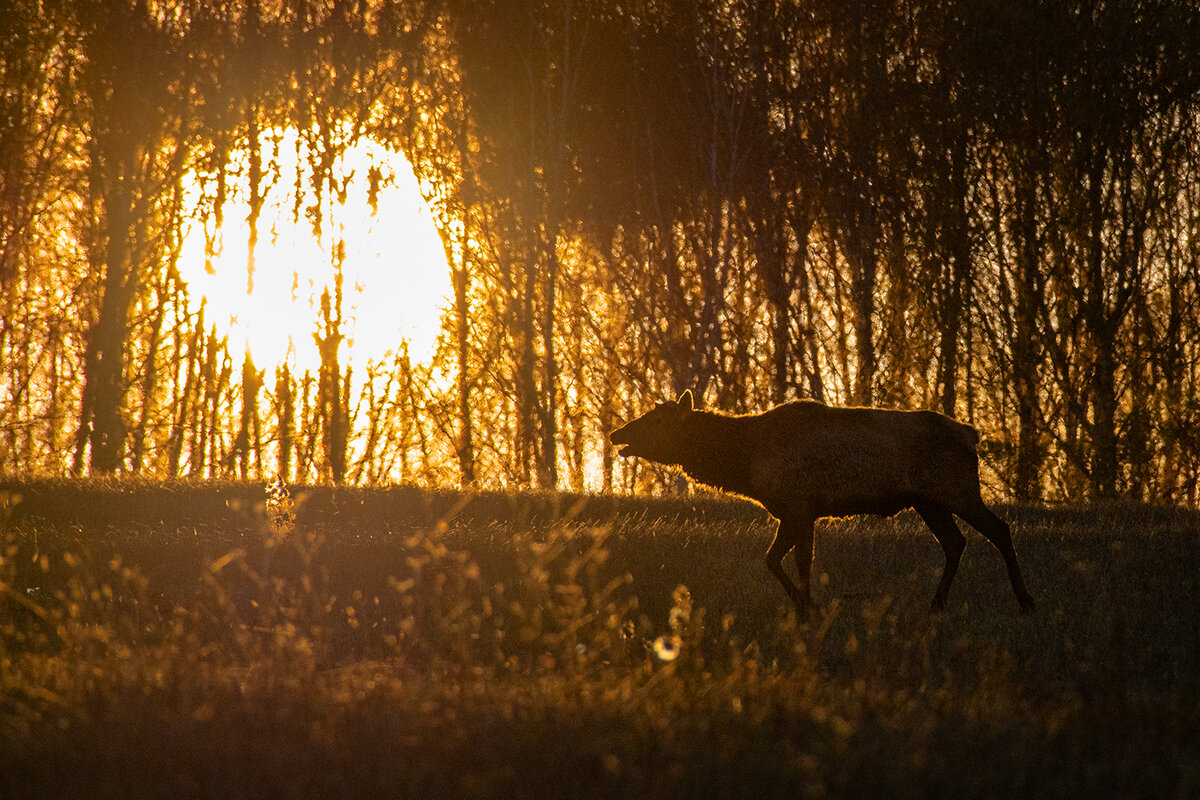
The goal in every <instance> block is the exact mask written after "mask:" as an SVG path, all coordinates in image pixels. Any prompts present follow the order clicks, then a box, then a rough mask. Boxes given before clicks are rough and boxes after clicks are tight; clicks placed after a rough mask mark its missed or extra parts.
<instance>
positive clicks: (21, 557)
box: [0, 482, 1200, 798]
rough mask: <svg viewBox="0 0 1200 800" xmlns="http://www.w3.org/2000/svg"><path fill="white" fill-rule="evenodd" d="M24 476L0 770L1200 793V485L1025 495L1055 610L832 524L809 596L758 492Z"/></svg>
mask: <svg viewBox="0 0 1200 800" xmlns="http://www.w3.org/2000/svg"><path fill="white" fill-rule="evenodd" d="M3 489H4V491H3V494H4V498H5V500H6V513H5V517H4V519H5V524H4V528H3V534H2V536H3V540H2V541H3V544H2V547H3V563H2V564H0V581H2V583H0V796H4V797H84V796H86V797H145V798H154V797H170V798H187V797H221V798H239V797H271V798H275V797H335V796H336V797H352V796H367V797H373V796H386V797H406V796H413V797H433V796H443V797H506V798H507V797H533V796H537V797H565V796H574V797H579V796H587V797H592V796H596V797H638V798H646V797H706V796H707V797H755V798H762V797H820V796H832V797H848V796H865V797H914V798H918V797H919V798H927V797H955V798H964V797H965V798H969V797H1021V798H1025V797H1180V798H1183V797H1193V796H1196V795H1197V793H1200V636H1198V635H1197V614H1196V607H1195V598H1196V597H1197V596H1200V538H1198V534H1200V516H1197V515H1196V514H1195V513H1194V512H1187V511H1176V510H1165V509H1155V508H1147V507H1140V506H1139V507H1113V508H1103V509H1090V510H1054V511H1046V510H1032V509H1026V508H1008V509H1005V510H1004V513H1003V515H1004V516H1005V517H1006V518H1007V520H1008V521H1009V522H1010V523H1011V524H1012V527H1013V535H1014V539H1015V541H1016V546H1017V548H1018V550H1019V552H1020V554H1021V558H1022V560H1023V563H1024V564H1026V565H1027V566H1026V570H1027V573H1028V575H1027V577H1028V580H1029V583H1030V588H1031V590H1033V591H1034V592H1036V593H1037V596H1038V600H1039V607H1038V610H1037V611H1036V612H1035V613H1033V614H1031V615H1022V614H1019V613H1018V611H1017V609H1016V607H1015V604H1014V603H1013V602H1012V597H1011V592H1010V591H1009V589H1008V586H1007V579H1006V577H1005V574H1004V569H1003V565H1002V564H1001V563H1000V561H999V559H997V558H995V555H994V553H991V552H987V549H988V547H989V546H988V545H987V543H986V542H985V541H984V540H983V539H982V537H980V536H978V535H975V534H971V535H970V536H969V537H968V538H969V544H968V548H967V552H966V555H965V557H964V560H963V564H962V568H961V571H960V573H959V579H958V581H957V582H956V584H955V586H954V589H953V591H952V593H951V595H950V598H949V603H948V606H947V609H946V612H945V613H943V614H941V615H938V616H930V615H929V614H928V613H927V611H926V599H927V596H928V592H929V590H930V589H931V588H932V587H933V586H934V585H935V584H936V581H937V576H938V574H939V570H940V568H941V552H940V549H939V548H938V546H937V544H936V542H934V541H933V540H932V539H931V538H930V537H929V536H928V535H926V534H925V532H924V531H923V529H922V527H921V523H920V520H919V519H918V518H916V517H915V516H913V515H904V516H901V517H899V518H898V519H896V520H893V521H879V520H875V519H863V520H850V521H837V522H827V523H823V524H822V525H820V526H818V535H817V560H816V564H815V567H814V576H815V577H816V580H815V581H814V595H815V599H816V601H817V603H818V604H819V605H820V606H821V608H822V613H821V614H819V615H817V616H816V618H815V619H813V620H811V621H810V622H808V623H806V624H799V623H797V621H796V620H795V617H794V616H793V615H792V614H791V612H790V610H789V604H788V603H787V599H786V597H784V596H783V595H782V593H781V592H780V590H779V587H778V586H777V585H776V584H775V582H774V581H773V580H772V579H771V578H770V575H769V574H768V573H767V571H766V569H765V567H764V566H763V551H764V549H765V547H766V545H767V543H768V541H769V539H770V531H769V528H768V526H767V524H766V517H765V515H764V514H763V513H762V512H761V511H760V510H758V509H756V508H754V507H752V506H749V505H746V504H740V503H735V502H725V501H719V500H709V499H695V498H689V499H686V500H678V501H638V500H634V499H630V498H611V497H608V498H581V497H576V496H562V495H553V496H552V495H522V496H510V495H500V494H495V495H479V496H475V497H466V496H462V495H458V494H453V493H418V492H415V491H414V492H407V491H403V490H395V491H389V492H383V491H378V492H368V491H356V490H329V489H321V490H303V489H295V488H293V489H291V491H290V492H287V493H284V492H278V493H274V494H272V493H269V492H267V491H265V490H264V489H263V488H262V487H261V486H250V485H245V484H227V485H216V486H214V485H208V484H205V485H197V486H173V487H161V486H153V485H143V484H132V483H123V482H111V483H109V482H105V483H95V482H89V483H70V482H68V483H60V482H54V483H24V484H9V485H6V486H4V487H3ZM790 566H791V565H790V563H789V567H790ZM685 587H686V588H685Z"/></svg>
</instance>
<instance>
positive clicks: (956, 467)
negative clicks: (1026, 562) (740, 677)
mask: <svg viewBox="0 0 1200 800" xmlns="http://www.w3.org/2000/svg"><path fill="white" fill-rule="evenodd" d="M609 438H610V440H611V441H612V443H613V444H614V445H623V447H621V449H620V450H619V454H620V455H622V456H636V457H639V458H644V459H646V460H648V461H653V462H655V463H658V464H668V465H673V466H678V467H680V468H682V470H683V471H684V472H685V473H686V474H687V475H688V476H690V477H691V478H693V479H695V480H697V481H700V482H701V483H705V484H708V485H709V486H713V487H716V488H718V489H723V490H725V491H728V492H733V493H735V494H739V495H742V496H744V497H748V498H750V499H752V500H756V501H757V502H759V503H761V504H762V506H763V507H764V508H766V510H767V511H768V512H769V513H770V514H771V516H773V517H774V518H775V519H777V520H778V521H779V525H778V528H777V529H776V532H775V539H774V541H772V542H771V546H770V548H769V549H768V550H767V568H768V569H770V570H771V572H772V574H774V575H775V577H776V578H778V579H779V582H780V583H781V584H782V585H783V588H784V589H785V590H786V591H787V593H788V596H789V597H791V599H792V602H793V603H795V605H796V609H797V611H798V612H799V613H801V614H804V613H806V611H807V610H808V608H809V607H811V606H812V605H813V602H812V595H811V593H810V589H809V584H810V575H811V572H812V556H813V535H814V524H815V522H816V521H817V520H818V519H820V518H822V517H848V516H854V515H856V514H880V515H883V516H891V515H893V514H896V513H898V512H900V511H902V510H904V509H906V508H913V509H915V510H916V512H917V513H918V514H920V515H921V519H923V520H924V521H925V524H926V525H928V526H929V529H930V530H931V531H933V535H934V536H935V537H936V538H937V540H938V542H939V543H940V544H941V545H942V549H943V550H944V551H945V554H946V565H945V568H944V570H943V571H942V579H941V581H940V582H939V583H938V587H937V591H936V592H935V593H934V595H933V602H932V604H931V607H932V609H933V610H934V611H940V610H941V609H943V608H945V605H946V595H947V594H948V593H949V592H950V584H951V583H952V582H953V581H954V573H955V571H956V570H957V569H958V562H959V559H960V558H961V557H962V553H963V549H964V548H965V547H966V539H965V538H964V537H963V534H962V531H960V530H959V528H958V525H957V524H956V523H955V521H954V516H955V515H957V516H958V517H960V518H962V519H963V520H965V521H966V522H968V523H970V524H971V525H972V526H973V527H974V528H976V529H977V530H978V531H979V532H980V533H982V534H983V535H984V536H985V537H986V538H987V539H988V541H990V542H991V543H992V544H993V545H995V547H996V549H997V550H999V551H1000V555H1001V556H1003V557H1004V564H1005V566H1006V567H1007V568H1008V577H1009V580H1010V581H1011V582H1012V588H1013V593H1014V594H1016V597H1017V602H1018V603H1020V605H1021V608H1022V609H1024V610H1026V611H1028V610H1031V609H1032V608H1033V606H1034V602H1033V597H1032V596H1031V595H1030V594H1029V591H1028V590H1027V589H1026V588H1025V582H1024V580H1023V579H1022V577H1021V568H1020V566H1018V564H1017V554H1016V551H1015V550H1014V549H1013V544H1012V535H1011V532H1010V531H1009V527H1008V525H1007V524H1006V523H1005V522H1004V520H1002V519H1000V517H998V516H996V514H995V513H993V512H992V510H991V509H990V508H988V507H987V506H986V505H985V504H984V502H983V498H982V496H981V495H980V491H979V455H978V452H977V450H976V445H977V444H978V442H979V433H978V432H977V431H976V430H975V429H974V428H973V427H971V426H970V425H965V424H963V423H961V422H957V421H955V420H953V419H950V418H949V417H947V416H945V415H943V414H938V413H936V412H933V411H895V410H889V409H880V408H835V407H830V406H826V405H824V404H822V403H817V402H814V401H811V400H799V401H794V402H791V403H784V404H783V405H779V406H776V407H775V408H772V409H771V410H769V411H766V412H764V413H762V414H743V415H730V414H723V413H720V412H714V411H702V410H700V409H697V408H695V407H694V406H693V400H692V393H691V391H690V390H689V391H685V392H684V393H683V394H682V395H681V396H680V397H679V399H678V400H676V401H667V402H664V403H659V404H658V405H657V406H655V407H654V408H653V409H652V410H650V411H649V412H647V413H645V414H643V415H642V416H640V417H638V418H637V419H635V420H633V421H632V422H629V423H628V424H626V425H624V426H622V427H621V428H618V429H617V430H616V431H613V433H612V435H611V436H610V437H609ZM793 549H794V550H795V551H796V566H797V568H798V570H799V573H800V583H799V585H797V584H795V583H793V582H792V580H791V579H790V578H789V577H788V575H787V573H786V572H784V569H783V557H784V556H785V555H787V554H788V552H790V551H791V550H793Z"/></svg>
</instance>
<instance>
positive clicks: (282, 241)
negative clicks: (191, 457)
mask: <svg viewBox="0 0 1200 800" xmlns="http://www.w3.org/2000/svg"><path fill="white" fill-rule="evenodd" d="M297 139H298V136H297V134H296V133H295V132H294V131H293V132H287V133H283V134H281V135H278V136H276V137H275V144H274V146H273V147H274V149H273V151H272V145H270V144H268V146H267V148H266V149H267V151H268V152H267V153H266V154H265V155H264V161H266V160H267V158H272V159H274V161H275V164H274V165H273V171H274V172H275V176H274V178H273V179H271V178H268V181H267V184H268V186H269V187H270V188H269V190H268V192H267V195H266V202H265V205H264V206H263V208H262V212H261V214H260V217H259V220H258V224H257V229H258V244H257V246H256V247H255V252H254V256H255V258H254V265H253V270H252V271H250V270H249V269H248V253H249V241H250V225H249V217H250V205H249V201H248V198H247V192H246V190H245V187H238V189H237V190H231V191H230V198H229V199H228V200H227V202H226V204H225V207H224V209H223V217H224V219H223V223H222V225H221V228H220V230H213V229H212V228H211V225H212V223H211V221H210V222H209V223H208V224H209V225H210V228H209V230H208V236H209V237H210V238H212V239H213V241H214V243H215V247H214V252H213V254H212V257H211V258H208V257H206V254H205V239H206V236H205V228H204V223H202V222H200V221H198V222H196V223H194V224H193V225H192V226H191V229H190V230H189V231H188V233H187V234H186V237H185V239H184V243H183V251H182V257H181V259H180V273H181V276H182V278H183V279H184V281H186V282H187V284H188V288H189V293H190V296H191V299H192V308H193V311H194V310H196V309H197V308H199V305H200V299H201V298H202V297H203V298H205V300H206V307H205V308H206V310H205V320H206V323H205V324H206V325H215V326H216V328H217V331H218V334H219V335H227V336H228V337H229V349H230V352H231V353H233V354H234V355H235V357H237V356H240V355H241V354H242V353H243V352H245V351H249V352H250V354H251V356H252V358H253V359H254V362H255V364H256V365H257V366H258V367H259V368H260V369H261V368H267V369H268V370H269V369H271V368H272V367H273V366H274V365H278V364H281V363H287V364H288V365H289V366H290V367H291V368H292V369H293V370H296V371H303V370H306V369H307V370H313V371H315V370H316V368H317V366H318V365H319V363H320V356H319V353H318V351H317V346H316V342H315V340H314V338H313V337H314V334H315V333H317V331H318V325H319V321H320V301H321V295H322V293H323V292H325V291H326V290H328V291H329V293H330V295H331V296H332V295H334V291H335V290H334V284H335V274H336V272H337V268H336V265H337V263H338V261H339V260H340V261H341V270H342V273H343V276H344V277H343V304H342V318H343V322H342V327H341V332H342V335H343V336H344V337H345V338H344V342H343V345H342V347H343V349H342V351H341V354H340V357H341V361H342V363H343V364H348V363H353V364H360V365H361V364H365V363H366V362H367V361H370V360H379V359H383V358H385V357H387V356H388V354H389V353H390V352H393V351H397V350H399V348H400V346H401V343H402V341H405V340H407V342H408V345H409V353H410V357H411V358H412V359H413V360H414V361H426V362H427V361H428V360H429V359H430V358H431V357H432V354H433V350H434V347H435V345H436V341H437V335H438V331H439V328H440V321H441V314H442V310H443V308H444V307H445V306H446V305H447V304H448V301H447V299H446V298H447V296H448V295H449V293H450V279H449V270H448V267H447V263H446V255H445V250H444V249H443V247H442V242H441V239H440V237H439V236H438V232H437V228H436V226H435V224H434V221H433V216H432V214H431V212H430V210H429V208H428V206H427V205H426V204H425V202H424V200H423V198H422V197H421V193H420V189H419V186H418V184H417V180H416V178H415V177H414V176H413V173H412V169H411V167H410V165H409V164H408V162H407V161H406V160H405V159H404V158H403V156H400V155H397V154H395V153H391V152H389V151H388V150H386V149H385V148H383V147H381V146H379V145H376V144H374V143H371V142H367V141H364V142H361V143H359V144H356V145H354V146H353V147H350V148H349V149H347V150H346V151H345V153H344V154H343V155H342V156H341V158H339V159H338V161H337V164H336V165H335V166H334V169H333V173H332V174H333V176H334V178H335V181H336V190H327V191H326V192H324V193H322V194H323V195H324V196H318V194H317V193H316V192H315V191H313V189H312V187H311V185H310V184H309V182H308V180H307V177H306V175H307V173H306V171H305V170H307V168H308V164H307V163H303V164H301V165H300V170H299V172H298V171H297V161H298V159H307V154H306V152H305V150H304V146H303V144H301V146H300V147H299V148H297ZM373 170H376V171H377V172H376V173H375V174H376V178H377V181H376V182H377V184H378V191H377V195H376V197H375V203H374V206H372V204H371V202H370V199H371V197H370V195H371V191H372V182H373V181H372V179H371V173H372V171H373ZM297 175H300V176H301V181H300V182H297V180H296V176H297ZM234 180H235V179H234V178H231V179H230V183H231V184H232V183H233V181H234ZM297 185H299V186H301V189H300V198H299V203H297V200H296V192H297V189H296V187H297ZM200 194H201V193H200V189H199V186H198V184H197V185H194V186H193V189H192V195H193V198H192V199H193V200H194V201H195V202H196V203H199V202H200V199H201V197H200ZM297 208H299V219H297V218H296V217H297V214H296V209H297ZM318 212H319V218H320V222H319V225H318V224H316V222H315V220H316V219H317V214H318Z"/></svg>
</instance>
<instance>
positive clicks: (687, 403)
mask: <svg viewBox="0 0 1200 800" xmlns="http://www.w3.org/2000/svg"><path fill="white" fill-rule="evenodd" d="M675 402H677V403H678V404H679V407H680V408H682V409H683V410H684V411H691V410H692V408H693V406H692V390H691V389H685V390H684V392H683V394H681V395H679V399H678V400H677V401H675Z"/></svg>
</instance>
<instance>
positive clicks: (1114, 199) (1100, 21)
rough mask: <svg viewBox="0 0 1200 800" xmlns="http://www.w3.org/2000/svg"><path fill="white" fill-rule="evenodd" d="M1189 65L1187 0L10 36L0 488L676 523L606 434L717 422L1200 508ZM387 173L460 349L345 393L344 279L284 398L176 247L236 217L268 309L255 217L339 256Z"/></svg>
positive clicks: (143, 24) (995, 484)
mask: <svg viewBox="0 0 1200 800" xmlns="http://www.w3.org/2000/svg"><path fill="white" fill-rule="evenodd" d="M1198 53H1200V14H1198V13H1197V10H1196V7H1195V5H1194V4H1193V3H1192V2H1189V1H1188V0H1094V1H1093V0H1089V2H1081V1H1080V0H1066V1H1065V2H1060V1H1059V0H1053V1H1051V0H1011V2H1004V3H976V2H968V1H966V0H933V2H920V1H919V0H864V2H853V3H846V2H843V0H764V1H763V2H759V1H758V0H621V1H620V2H617V0H597V1H596V2H587V3H583V2H572V0H216V1H215V2H214V1H213V0H10V2H8V3H6V4H5V8H4V10H3V11H0V82H2V83H3V92H2V93H0V104H2V105H0V393H2V396H3V400H2V401H0V474H5V475H34V476H45V477H60V476H69V475H110V474H113V473H120V474H133V475H141V476H147V477H150V478H155V479H159V478H166V479H171V478H185V477H191V478H241V479H252V480H262V481H281V482H283V483H304V482H308V483H314V482H315V483H323V482H333V483H346V484H354V485H361V486H380V485H389V484H391V483H412V484H417V485H421V486H462V487H478V488H509V487H512V488H524V487H529V488H541V489H554V488H558V489H570V490H573V491H582V490H585V489H586V490H605V491H617V490H632V489H638V488H650V487H654V486H661V487H669V486H673V485H674V482H673V480H672V479H671V478H670V477H669V475H668V474H666V473H662V472H659V471H657V470H655V469H653V468H648V467H646V466H644V465H643V466H639V465H637V464H634V463H621V462H620V461H619V460H618V459H616V458H615V457H614V455H615V454H614V451H613V449H612V447H611V445H609V443H608V434H609V433H610V432H611V431H612V430H613V429H614V428H615V427H617V426H618V425H619V424H620V423H621V422H622V421H624V420H626V419H629V418H630V417H632V416H634V415H636V414H637V413H639V412H640V411H641V410H644V409H645V408H646V407H647V406H648V405H650V404H652V403H653V402H655V401H657V400H660V399H663V398H665V397H674V396H676V395H677V394H679V393H681V392H682V391H684V390H686V389H691V390H692V391H693V393H694V394H695V395H696V397H697V398H701V402H702V404H703V405H707V406H713V407H719V408H722V409H724V410H727V411H733V412H749V411H761V410H764V409H765V408H768V407H770V406H771V405H773V404H775V403H778V402H782V401H786V400H790V399H796V398H815V399H817V400H821V401H824V402H827V403H830V404H861V405H880V406H891V407H897V408H909V409H916V408H929V409H935V410H940V411H943V412H945V413H947V414H950V415H953V416H955V417H956V418H958V419H961V420H964V421H969V422H971V423H972V424H974V425H976V426H977V427H978V428H979V429H980V431H981V433H982V435H983V439H982V443H981V455H982V457H983V462H984V467H985V482H986V483H987V485H988V486H989V489H990V491H991V492H992V494H993V495H996V496H999V497H1001V498H1004V499H1008V500H1015V501H1018V502H1022V503H1026V502H1033V503H1037V502H1091V501H1104V500H1111V499H1115V498H1119V497H1123V498H1129V499H1133V500H1141V501H1150V502H1155V503H1166V504H1174V503H1180V504H1193V505H1194V504H1195V503H1196V502H1197V491H1198V488H1200V436H1198V435H1197V433H1196V430H1197V427H1198V426H1200V308H1198V305H1200V116H1198V112H1200V56H1198V55H1197V54H1198ZM289 132H290V135H289ZM362 141H371V142H373V143H376V144H378V145H380V146H382V147H384V148H386V149H387V150H388V151H389V152H393V153H395V154H396V155H397V156H398V157H402V158H403V159H404V162H405V163H407V164H410V165H411V167H412V169H413V171H414V173H415V175H416V177H417V179H418V180H419V183H420V186H421V188H422V192H423V194H424V197H425V200H426V201H427V202H428V203H429V206H430V208H431V209H432V211H433V214H434V216H435V218H436V221H437V224H438V228H439V231H440V234H441V238H442V242H443V245H444V250H445V254H446V261H447V264H448V267H447V269H448V270H449V272H450V276H449V277H450V282H449V284H450V286H451V287H452V291H451V296H449V297H448V298H447V306H446V311H445V315H444V319H443V323H442V332H441V336H440V339H439V341H438V346H437V350H436V353H435V355H434V356H433V358H432V360H431V361H429V362H428V363H426V362H421V361H416V360H414V359H411V358H409V356H408V353H407V350H406V348H405V346H404V343H403V342H401V341H397V342H395V343H394V350H393V353H392V355H391V356H390V357H389V358H386V359H378V360H374V361H371V362H369V363H366V364H361V363H354V364H352V363H349V362H348V361H347V359H346V356H345V349H344V347H343V335H342V325H343V320H344V316H343V311H342V279H343V278H342V269H343V266H344V265H343V263H342V261H343V260H344V259H340V258H339V255H338V254H339V252H341V251H340V249H339V248H338V247H334V248H333V253H332V255H331V257H330V264H329V278H330V282H329V287H330V288H329V290H328V291H326V293H325V295H324V297H323V298H322V303H321V313H320V315H319V318H318V319H315V320H314V325H313V331H312V333H313V342H312V345H311V346H312V347H314V348H316V350H317V351H319V365H320V366H319V367H318V368H314V369H303V370H301V369H300V368H298V367H295V366H294V365H289V364H286V363H285V364H255V363H254V362H253V360H252V359H251V358H250V356H249V355H248V354H245V353H242V352H238V351H237V350H236V348H235V347H233V346H231V344H230V342H229V340H228V338H227V337H225V336H224V335H223V332H222V330H221V329H220V327H219V326H217V325H216V324H215V322H214V321H213V320H212V319H210V318H206V315H205V307H204V304H203V302H198V298H196V297H195V296H194V292H193V290H192V289H191V288H190V287H189V285H188V282H187V280H186V279H185V278H184V277H183V275H182V274H181V272H180V270H179V259H180V257H181V250H182V242H183V240H184V236H185V231H187V230H188V229H189V228H190V227H192V226H198V227H199V229H201V230H203V231H204V234H205V237H206V242H207V243H208V245H207V246H208V247H209V249H210V252H215V251H216V249H217V248H218V247H219V244H220V237H221V231H222V229H223V227H225V226H226V225H227V224H228V220H227V219H226V218H225V214H226V211H227V210H228V209H229V208H232V207H233V205H232V204H233V203H234V201H235V199H236V200H237V201H239V202H243V203H245V204H246V207H248V208H249V214H248V219H247V222H248V224H249V231H250V233H249V242H248V252H249V258H248V259H247V263H246V279H247V281H253V278H254V269H255V258H254V254H255V251H256V247H261V246H262V242H263V241H265V240H266V239H267V238H268V237H269V236H270V235H271V234H270V232H269V231H267V230H260V228H261V227H263V226H261V225H260V214H261V211H262V209H263V208H264V206H265V204H266V203H267V202H268V199H273V200H272V201H273V202H279V201H280V198H282V202H284V203H290V205H291V207H292V209H293V210H292V213H293V215H294V217H295V218H296V219H297V220H306V221H307V222H308V223H310V224H311V226H312V228H313V230H314V235H320V234H321V233H322V231H323V230H324V231H325V232H326V233H328V230H330V229H331V219H332V218H333V217H335V216H336V214H337V213H338V210H339V198H341V202H344V193H345V189H344V187H345V185H346V182H347V180H348V176H347V175H346V173H345V163H344V162H343V160H342V158H341V156H342V154H344V153H345V152H346V151H347V149H348V148H350V147H352V146H354V145H355V144H356V143H359V142H362ZM290 142H294V143H295V144H294V147H295V149H296V156H297V158H296V159H295V163H296V164H297V165H298V166H296V167H295V168H294V169H291V170H289V169H287V168H285V167H284V166H282V164H283V161H284V160H283V159H282V158H281V155H280V148H281V146H283V145H281V143H290ZM288 146H291V145H288ZM371 180H372V181H373V183H372V186H373V187H374V186H375V184H377V183H379V182H380V181H381V180H383V178H381V177H380V175H379V174H378V173H374V172H373V173H372V177H371ZM323 226H324V227H323ZM400 260H402V256H398V263H399V261H400Z"/></svg>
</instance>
